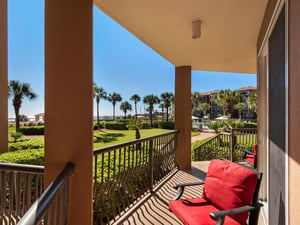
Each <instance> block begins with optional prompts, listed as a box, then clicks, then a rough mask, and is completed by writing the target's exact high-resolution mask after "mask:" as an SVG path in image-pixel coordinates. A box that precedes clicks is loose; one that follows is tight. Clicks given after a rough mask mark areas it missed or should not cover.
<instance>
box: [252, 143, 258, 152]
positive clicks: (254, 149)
mask: <svg viewBox="0 0 300 225" xmlns="http://www.w3.org/2000/svg"><path fill="white" fill-rule="evenodd" d="M253 153H254V154H257V144H255V145H254V146H253Z"/></svg>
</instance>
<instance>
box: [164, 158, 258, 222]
mask: <svg viewBox="0 0 300 225" xmlns="http://www.w3.org/2000/svg"><path fill="white" fill-rule="evenodd" d="M261 177H262V173H260V172H257V171H255V170H251V169H250V168H245V167H243V166H241V165H238V164H236V163H233V162H230V161H225V160H224V161H223V160H212V161H211V162H210V165H209V168H208V172H207V176H206V179H205V183H204V182H198V183H187V184H177V185H175V186H174V188H176V189H178V194H177V196H176V197H175V199H174V200H171V201H170V202H169V208H170V210H171V211H172V212H173V213H174V214H175V215H176V216H177V217H178V218H179V220H180V221H182V222H183V224H185V225H213V224H217V225H223V224H224V225H246V224H250V225H255V224H257V221H258V215H259V209H260V207H261V206H262V204H260V203H258V192H259V186H260V181H261ZM199 184H204V187H203V194H202V197H198V198H194V199H184V200H179V199H180V197H181V196H182V194H183V191H184V188H185V187H187V186H193V185H199Z"/></svg>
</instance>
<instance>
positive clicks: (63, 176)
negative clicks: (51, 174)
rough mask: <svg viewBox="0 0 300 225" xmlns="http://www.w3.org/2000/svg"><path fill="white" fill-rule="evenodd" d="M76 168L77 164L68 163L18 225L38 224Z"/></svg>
mask: <svg viewBox="0 0 300 225" xmlns="http://www.w3.org/2000/svg"><path fill="white" fill-rule="evenodd" d="M74 169H75V165H74V164H73V163H71V162H69V163H67V164H66V166H65V167H64V169H63V170H62V171H61V172H60V174H59V175H58V176H57V177H56V178H55V180H54V181H53V182H52V183H51V184H50V185H49V186H48V188H47V189H46V190H45V191H44V192H43V194H42V195H41V196H40V197H39V198H38V199H37V200H36V201H35V202H34V203H33V205H32V206H31V207H30V209H29V210H28V211H27V212H26V214H25V215H24V216H23V218H22V219H21V220H20V221H19V223H18V225H35V224H38V223H39V222H40V220H41V218H42V217H43V216H44V214H45V213H46V211H47V209H48V208H49V206H50V204H51V203H52V201H53V200H54V197H55V196H56V195H57V194H58V192H59V190H60V188H61V187H62V185H63V184H64V183H65V181H66V180H67V178H69V177H70V176H71V175H72V173H73V171H74Z"/></svg>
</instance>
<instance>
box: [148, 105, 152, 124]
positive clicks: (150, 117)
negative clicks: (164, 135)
mask: <svg viewBox="0 0 300 225" xmlns="http://www.w3.org/2000/svg"><path fill="white" fill-rule="evenodd" d="M149 113H150V126H151V128H152V110H151V109H150V112H149Z"/></svg>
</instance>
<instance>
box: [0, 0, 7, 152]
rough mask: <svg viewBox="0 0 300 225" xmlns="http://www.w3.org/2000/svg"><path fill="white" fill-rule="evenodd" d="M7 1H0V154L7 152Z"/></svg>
mask: <svg viewBox="0 0 300 225" xmlns="http://www.w3.org/2000/svg"><path fill="white" fill-rule="evenodd" d="M7 85H8V69H7V0H0V153H2V152H7V151H8V144H7V139H8V132H7V128H8V127H7V125H8V121H7V114H8V103H7V98H8V92H7Z"/></svg>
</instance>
